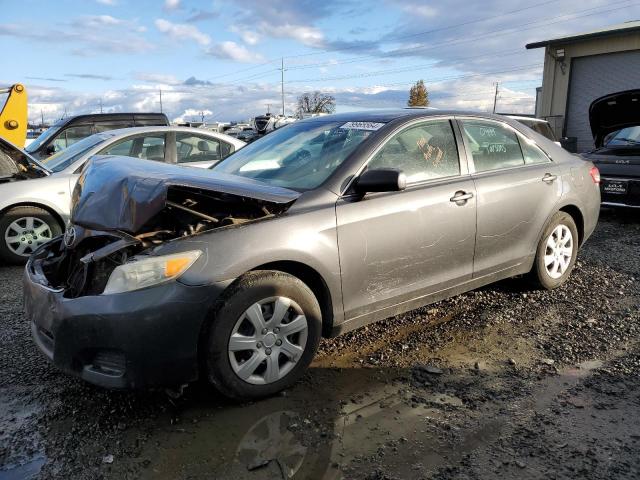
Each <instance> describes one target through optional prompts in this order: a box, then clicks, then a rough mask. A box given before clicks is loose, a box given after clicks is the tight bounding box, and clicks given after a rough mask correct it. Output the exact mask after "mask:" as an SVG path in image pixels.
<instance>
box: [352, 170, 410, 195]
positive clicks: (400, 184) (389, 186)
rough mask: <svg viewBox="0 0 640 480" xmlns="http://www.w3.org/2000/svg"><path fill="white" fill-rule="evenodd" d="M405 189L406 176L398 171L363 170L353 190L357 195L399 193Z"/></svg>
mask: <svg viewBox="0 0 640 480" xmlns="http://www.w3.org/2000/svg"><path fill="white" fill-rule="evenodd" d="M405 188H407V176H406V175H405V174H404V173H403V172H401V171H400V170H395V169H391V168H390V169H382V168H380V169H374V170H365V171H364V172H363V173H362V175H360V176H359V177H358V179H357V180H356V185H355V190H356V192H358V193H362V194H365V193H368V192H399V191H401V190H404V189H405Z"/></svg>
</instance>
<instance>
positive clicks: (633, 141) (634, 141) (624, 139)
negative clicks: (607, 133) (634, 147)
mask: <svg viewBox="0 0 640 480" xmlns="http://www.w3.org/2000/svg"><path fill="white" fill-rule="evenodd" d="M614 140H615V141H618V140H619V141H621V142H627V143H631V144H635V143H640V142H638V140H635V139H633V138H614V139H612V140H611V141H614ZM609 143H611V142H609Z"/></svg>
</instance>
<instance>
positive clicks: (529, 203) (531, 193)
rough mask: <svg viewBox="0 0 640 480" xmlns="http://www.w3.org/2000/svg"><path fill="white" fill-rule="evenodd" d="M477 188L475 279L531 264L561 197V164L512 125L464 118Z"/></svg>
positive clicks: (464, 130)
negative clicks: (551, 214) (556, 162)
mask: <svg viewBox="0 0 640 480" xmlns="http://www.w3.org/2000/svg"><path fill="white" fill-rule="evenodd" d="M460 126H461V130H462V132H463V137H464V140H465V145H466V150H467V152H469V156H470V157H471V158H470V159H469V160H470V164H471V165H470V169H471V170H472V177H473V181H474V182H475V187H476V192H477V209H478V226H477V233H476V253H475V259H474V277H481V276H484V275H487V274H489V273H493V272H496V271H499V270H505V269H508V268H511V267H515V266H517V265H521V264H522V263H526V262H529V261H530V260H531V259H532V256H533V255H534V254H535V250H536V247H537V244H538V240H539V237H540V235H541V233H542V229H543V228H544V225H545V223H546V222H547V220H548V217H549V213H550V212H552V211H553V210H554V206H555V204H556V203H558V201H559V200H560V196H561V194H562V182H561V181H560V173H559V169H558V166H557V165H556V164H554V163H553V162H552V161H551V159H550V158H549V157H548V156H547V155H546V154H545V153H544V152H543V151H542V150H541V149H540V148H539V147H537V146H536V145H535V143H534V142H533V141H532V140H530V139H528V138H526V137H524V136H523V135H522V134H520V133H519V132H516V130H515V129H513V128H512V127H510V126H509V125H507V124H505V123H502V122H498V121H492V120H486V119H473V118H469V119H461V120H460Z"/></svg>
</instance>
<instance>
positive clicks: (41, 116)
mask: <svg viewBox="0 0 640 480" xmlns="http://www.w3.org/2000/svg"><path fill="white" fill-rule="evenodd" d="M40 126H41V127H44V112H43V111H42V109H40Z"/></svg>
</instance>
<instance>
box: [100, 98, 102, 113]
mask: <svg viewBox="0 0 640 480" xmlns="http://www.w3.org/2000/svg"><path fill="white" fill-rule="evenodd" d="M100 113H102V98H101V99H100Z"/></svg>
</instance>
